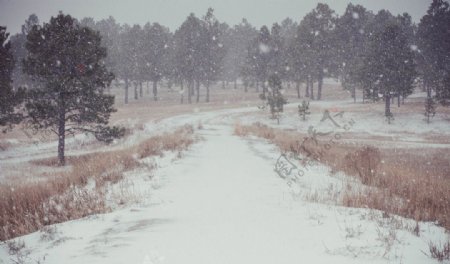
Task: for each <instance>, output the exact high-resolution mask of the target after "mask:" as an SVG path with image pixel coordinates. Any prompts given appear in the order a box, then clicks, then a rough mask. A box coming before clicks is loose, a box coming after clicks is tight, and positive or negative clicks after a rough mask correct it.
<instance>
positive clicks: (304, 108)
mask: <svg viewBox="0 0 450 264" xmlns="http://www.w3.org/2000/svg"><path fill="white" fill-rule="evenodd" d="M309 114H311V112H310V111H309V102H307V101H305V100H303V101H302V104H301V105H298V115H299V116H301V117H302V119H303V121H305V120H306V115H309Z"/></svg>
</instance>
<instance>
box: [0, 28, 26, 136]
mask: <svg viewBox="0 0 450 264" xmlns="http://www.w3.org/2000/svg"><path fill="white" fill-rule="evenodd" d="M8 37H9V33H6V27H2V26H0V127H3V132H5V131H6V130H7V129H8V128H10V127H11V126H12V125H13V124H17V123H19V122H20V121H21V120H22V114H20V113H18V112H17V111H16V107H17V106H18V105H19V104H21V102H22V99H23V90H22V89H18V90H16V91H14V90H13V87H12V85H11V83H12V79H11V75H12V72H13V68H14V58H13V55H12V52H11V43H10V42H9V41H8Z"/></svg>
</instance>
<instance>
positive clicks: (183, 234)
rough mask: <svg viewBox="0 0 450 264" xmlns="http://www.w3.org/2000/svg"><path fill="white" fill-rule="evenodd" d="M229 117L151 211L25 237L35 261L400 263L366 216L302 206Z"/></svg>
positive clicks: (215, 125) (411, 242)
mask: <svg viewBox="0 0 450 264" xmlns="http://www.w3.org/2000/svg"><path fill="white" fill-rule="evenodd" d="M228 119H229V117H224V116H220V117H212V118H210V119H208V122H207V124H206V125H205V128H204V129H203V130H200V131H199V132H200V134H201V135H202V136H203V138H204V139H203V140H202V141H201V142H199V143H198V144H196V145H195V146H194V147H193V149H192V150H191V151H189V152H187V153H186V156H185V157H183V158H182V159H179V160H177V161H175V162H174V163H172V164H171V165H170V166H166V167H162V168H160V169H158V170H157V171H156V179H155V180H153V181H157V182H159V184H160V187H159V188H158V189H156V190H154V191H152V192H153V193H152V198H151V204H150V205H141V206H133V207H132V208H126V209H122V210H118V211H115V212H112V213H110V214H105V215H100V216H93V217H90V218H85V219H81V220H75V221H71V222H66V223H63V224H59V225H57V230H58V232H57V234H56V236H55V238H54V239H52V240H50V241H44V242H43V241H42V239H41V233H39V232H36V233H34V234H30V235H28V236H25V237H23V238H22V239H24V240H25V241H26V243H27V246H29V247H30V249H31V250H32V255H31V256H30V259H32V260H33V261H37V260H41V261H42V260H43V261H42V262H41V263H50V264H53V263H54V264H57V263H61V261H62V260H64V263H67V264H69V263H92V264H94V263H99V264H106V263H108V264H111V263H137V264H141V263H145V264H158V263H165V264H182V263H183V264H184V263H187V264H190V263H192V264H211V263H214V264H221V263H232V264H239V263H242V264H249V263H258V264H263V263H271V264H273V263H280V264H283V263H286V264H287V263H361V262H364V263H392V260H387V259H385V258H383V257H382V255H383V253H384V251H385V247H384V246H383V243H381V242H380V241H377V239H376V232H375V231H374V230H375V229H376V228H377V227H376V226H374V225H373V223H371V222H370V221H368V220H366V219H365V218H366V215H364V214H363V213H361V211H358V209H349V208H339V207H334V206H327V205H322V204H311V203H308V202H303V201H299V200H295V199H293V196H292V195H291V190H290V189H289V187H288V186H287V184H286V182H285V181H283V180H282V179H281V178H279V177H278V176H277V174H276V173H275V172H274V171H273V165H274V159H273V157H274V156H276V155H277V154H276V153H274V152H273V147H272V146H270V145H267V144H264V143H261V142H259V143H256V144H259V145H258V146H254V145H252V146H250V144H249V142H248V141H247V140H244V139H241V138H239V137H237V136H234V135H232V126H230V125H226V124H225V123H227V122H224V120H228ZM148 184H150V183H148ZM349 229H351V232H354V233H355V234H354V235H355V237H354V239H353V238H348V237H347V236H348V232H349V231H348V230H349ZM353 229H354V230H353ZM374 236H375V237H374ZM398 236H399V240H400V241H401V242H399V244H400V246H398V247H397V246H395V247H394V249H395V255H396V256H399V258H400V259H401V260H403V261H405V262H404V263H429V262H430V259H428V258H427V257H426V256H425V255H424V254H422V253H421V252H420V249H423V250H426V248H427V244H426V243H427V241H426V240H423V239H419V238H414V237H413V236H412V235H411V234H409V233H406V232H403V231H402V232H399V234H398ZM411 238H412V239H411ZM404 240H406V241H407V242H403V241H404ZM394 249H393V250H394ZM2 250H3V252H2ZM2 256H6V252H5V249H1V248H0V263H3V262H2V260H1V258H2ZM43 256H45V259H43V258H44V257H43ZM400 259H394V261H393V262H394V263H395V262H396V261H399V260H400ZM5 261H6V260H5ZM5 263H7V262H5ZM33 263H34V262H33Z"/></svg>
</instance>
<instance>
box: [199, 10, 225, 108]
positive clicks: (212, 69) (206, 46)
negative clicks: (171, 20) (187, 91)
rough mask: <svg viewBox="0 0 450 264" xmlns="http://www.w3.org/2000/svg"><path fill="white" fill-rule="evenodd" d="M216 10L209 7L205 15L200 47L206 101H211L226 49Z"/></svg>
mask: <svg viewBox="0 0 450 264" xmlns="http://www.w3.org/2000/svg"><path fill="white" fill-rule="evenodd" d="M213 12H214V10H213V9H212V8H209V9H208V11H207V13H206V15H205V16H204V17H203V21H202V22H203V23H202V33H203V38H202V40H203V41H202V42H201V46H200V47H201V48H200V53H201V55H200V58H201V60H200V68H201V69H202V76H201V80H202V81H203V83H204V85H205V87H206V102H209V95H210V92H209V90H210V85H211V83H212V82H214V81H216V79H217V77H218V75H219V73H220V69H221V68H222V63H223V58H224V56H225V49H224V48H223V44H222V43H221V39H220V28H219V26H220V23H219V21H217V19H216V18H215V17H214V13H213ZM198 98H199V91H198V90H197V102H198V101H199V99H198Z"/></svg>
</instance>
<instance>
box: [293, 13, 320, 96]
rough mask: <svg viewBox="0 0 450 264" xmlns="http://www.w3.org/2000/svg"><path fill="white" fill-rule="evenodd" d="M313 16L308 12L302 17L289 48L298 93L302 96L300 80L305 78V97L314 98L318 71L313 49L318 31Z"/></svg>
mask: <svg viewBox="0 0 450 264" xmlns="http://www.w3.org/2000/svg"><path fill="white" fill-rule="evenodd" d="M312 17H313V15H312V14H308V15H306V16H305V17H304V18H303V19H302V21H301V22H300V25H299V26H298V28H297V33H296V34H295V38H294V40H293V41H292V43H291V45H290V48H289V49H290V54H291V56H290V58H291V60H290V65H291V67H292V70H293V71H294V73H295V79H296V82H297V95H298V97H299V98H300V82H301V81H302V80H303V81H304V82H305V83H306V90H305V97H310V98H311V99H313V100H314V89H313V88H314V86H313V84H314V79H315V76H316V75H317V72H316V67H315V65H316V59H315V51H314V49H313V46H314V41H315V40H314V38H315V35H316V32H315V31H314V30H313V25H312V23H313V21H312Z"/></svg>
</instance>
